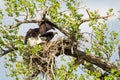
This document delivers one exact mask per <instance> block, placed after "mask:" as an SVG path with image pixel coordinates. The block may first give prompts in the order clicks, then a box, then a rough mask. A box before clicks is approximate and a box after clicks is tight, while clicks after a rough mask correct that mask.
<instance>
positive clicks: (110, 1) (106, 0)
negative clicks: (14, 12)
mask: <svg viewBox="0 0 120 80" xmlns="http://www.w3.org/2000/svg"><path fill="white" fill-rule="evenodd" d="M82 2H83V3H84V5H86V6H87V7H88V8H90V10H98V11H99V13H100V14H102V15H105V13H106V12H107V11H108V10H109V9H110V8H113V9H114V12H115V13H116V14H115V16H114V17H111V18H109V20H108V21H107V24H108V25H109V26H113V27H111V30H116V31H118V32H120V24H119V22H118V20H117V16H118V13H117V11H118V10H120V0H82ZM84 5H81V6H84ZM0 8H2V9H4V8H5V7H4V4H3V1H2V0H0ZM9 19H10V18H9ZM9 19H8V18H7V17H5V18H4V20H3V21H4V24H9V23H11V22H10V20H9ZM21 30H22V28H21ZM25 30H26V31H27V30H28V29H25ZM81 31H83V32H87V31H89V32H90V31H91V29H90V28H88V26H87V23H85V24H82V25H81ZM23 33H25V32H23ZM117 56H118V55H117V51H116V52H115V53H114V54H113V56H112V58H111V62H112V61H114V60H115V58H118V57H117ZM4 62H5V60H4V57H1V58H0V80H12V78H8V77H6V75H5V74H6V73H7V70H6V69H5V68H4Z"/></svg>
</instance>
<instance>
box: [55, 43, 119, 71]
mask: <svg viewBox="0 0 120 80" xmlns="http://www.w3.org/2000/svg"><path fill="white" fill-rule="evenodd" d="M71 43H72V42H71ZM61 44H62V43H61ZM63 44H67V42H66V43H63ZM67 45H68V44H67ZM59 46H60V45H59ZM71 46H72V45H68V46H66V47H65V50H64V54H66V55H69V56H72V57H75V58H77V60H78V62H80V60H81V59H83V60H85V61H87V62H89V63H91V64H94V65H96V66H98V67H100V68H102V69H103V70H105V71H107V72H110V71H111V69H116V70H120V67H119V66H116V65H114V64H112V63H110V62H109V61H106V60H104V59H102V58H99V57H96V56H94V55H92V54H90V53H89V54H87V53H86V52H83V51H80V50H77V48H74V53H72V52H71ZM73 47H74V46H73ZM61 49H62V48H61ZM61 49H60V50H59V51H61ZM56 55H57V56H58V55H60V53H57V54H56ZM77 64H80V63H77Z"/></svg>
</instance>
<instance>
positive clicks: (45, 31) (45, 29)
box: [24, 20, 58, 44]
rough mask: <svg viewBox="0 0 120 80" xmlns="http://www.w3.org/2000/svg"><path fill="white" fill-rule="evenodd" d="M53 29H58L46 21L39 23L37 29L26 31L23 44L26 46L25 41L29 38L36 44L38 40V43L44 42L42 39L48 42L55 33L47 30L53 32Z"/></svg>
mask: <svg viewBox="0 0 120 80" xmlns="http://www.w3.org/2000/svg"><path fill="white" fill-rule="evenodd" d="M55 28H58V27H57V25H55V24H53V23H52V22H50V21H48V20H44V21H41V23H40V25H39V28H35V29H29V30H28V31H27V34H26V36H25V41H24V44H27V41H28V39H29V38H32V39H35V40H36V42H37V40H39V43H42V42H44V41H43V40H42V38H46V39H45V41H47V42H49V41H50V40H51V39H52V38H53V37H54V35H55V34H56V33H55V32H49V30H51V29H53V30H55ZM35 40H34V41H35ZM37 44H38V43H37Z"/></svg>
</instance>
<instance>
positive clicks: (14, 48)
mask: <svg viewBox="0 0 120 80" xmlns="http://www.w3.org/2000/svg"><path fill="white" fill-rule="evenodd" d="M14 50H18V47H13V48H12V49H8V50H2V51H3V53H2V54H0V57H2V56H4V55H6V54H8V53H10V52H12V51H14Z"/></svg>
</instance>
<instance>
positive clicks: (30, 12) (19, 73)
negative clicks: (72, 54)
mask: <svg viewBox="0 0 120 80" xmlns="http://www.w3.org/2000/svg"><path fill="white" fill-rule="evenodd" d="M4 2H5V6H6V13H7V15H8V17H12V18H13V19H15V18H16V19H17V18H19V17H21V16H22V14H25V15H24V20H26V21H27V20H28V21H29V20H33V19H36V18H37V15H39V14H40V11H43V12H44V11H45V10H48V15H49V17H50V20H51V21H52V22H56V24H57V25H58V26H59V28H62V29H63V30H65V31H67V33H68V35H71V36H72V38H75V39H76V40H78V41H79V40H82V41H85V42H86V44H87V43H89V44H90V47H84V48H85V51H86V52H87V53H88V54H91V53H93V54H94V55H95V56H97V57H100V58H103V59H105V60H109V59H110V57H111V56H112V54H113V53H114V52H115V47H116V45H117V44H118V33H117V32H115V31H110V30H109V26H107V24H106V19H104V18H101V19H99V17H100V14H98V13H97V12H96V11H87V13H88V15H89V18H90V19H89V27H90V28H91V29H92V32H93V33H91V34H92V38H90V37H91V35H89V38H90V40H91V41H88V40H87V41H86V40H84V36H83V35H84V34H82V33H81V31H80V29H79V27H80V26H81V24H82V23H84V22H87V20H83V16H84V14H82V13H79V12H78V11H79V7H80V2H78V1H76V0H60V1H59V0H5V1H4ZM112 11H113V9H110V10H109V11H108V12H107V15H110V14H112ZM3 16H4V14H3V12H2V10H0V48H1V49H0V52H2V53H4V50H9V49H13V46H14V47H18V50H17V51H16V50H14V49H13V51H12V52H10V53H9V54H8V55H6V56H5V58H6V60H7V61H8V62H7V63H6V65H5V66H6V68H8V69H9V71H10V72H9V73H8V76H11V77H14V78H15V80H21V78H22V79H24V78H27V77H29V76H30V74H31V73H33V70H34V67H30V66H29V61H27V60H25V57H26V56H25V55H24V54H25V53H27V55H37V54H36V53H37V52H39V51H40V50H41V49H42V48H43V46H40V45H35V46H34V47H31V46H30V44H27V45H24V37H23V36H18V30H19V25H18V24H20V23H19V22H17V21H15V23H14V24H13V25H3V24H2V21H1V20H2V19H3ZM40 16H41V15H40ZM23 24H24V23H23ZM28 24H29V23H28ZM35 24H36V23H35ZM82 41H81V42H82ZM79 44H80V45H83V44H82V43H79ZM66 60H68V59H65V60H64V61H63V63H65V62H66ZM81 64H82V65H81ZM81 64H80V65H77V64H75V59H74V58H71V60H70V62H67V63H66V64H63V65H61V67H60V68H58V66H56V70H55V77H54V78H53V79H55V80H66V79H68V80H85V79H93V80H98V79H99V78H100V76H101V75H102V74H101V73H102V72H103V70H102V69H101V68H99V67H96V65H94V64H91V63H89V62H84V63H81ZM77 68H80V69H81V70H82V71H83V72H84V74H79V73H76V72H77ZM91 69H94V71H91ZM110 72H111V74H110V75H107V76H106V77H105V80H112V79H113V78H114V77H118V76H120V72H117V71H115V70H114V69H113V70H111V71H110ZM36 79H37V78H36Z"/></svg>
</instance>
